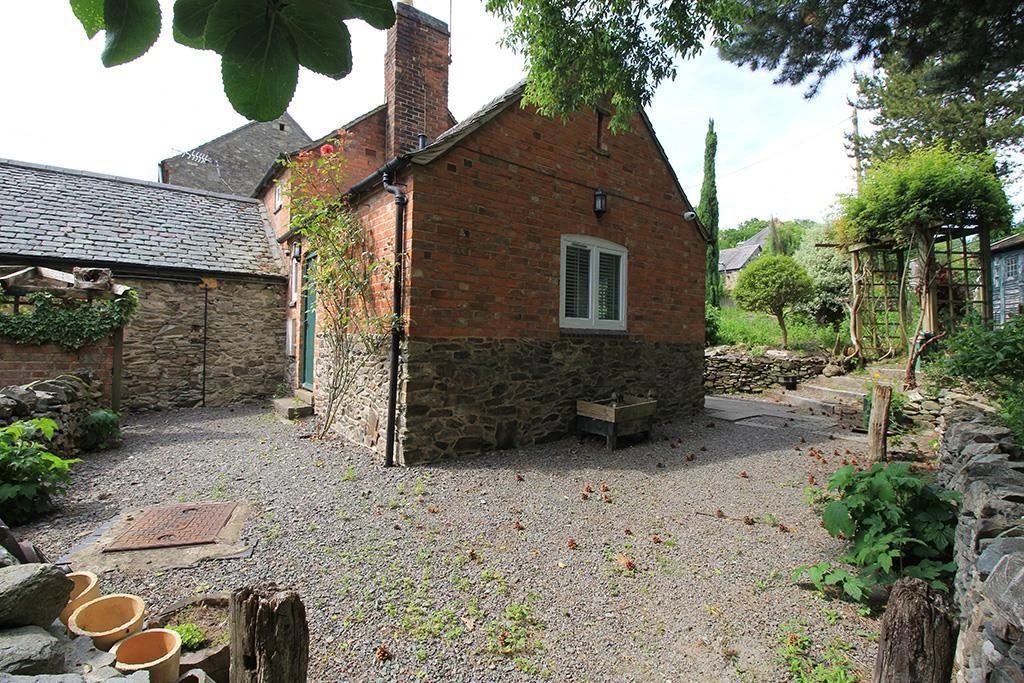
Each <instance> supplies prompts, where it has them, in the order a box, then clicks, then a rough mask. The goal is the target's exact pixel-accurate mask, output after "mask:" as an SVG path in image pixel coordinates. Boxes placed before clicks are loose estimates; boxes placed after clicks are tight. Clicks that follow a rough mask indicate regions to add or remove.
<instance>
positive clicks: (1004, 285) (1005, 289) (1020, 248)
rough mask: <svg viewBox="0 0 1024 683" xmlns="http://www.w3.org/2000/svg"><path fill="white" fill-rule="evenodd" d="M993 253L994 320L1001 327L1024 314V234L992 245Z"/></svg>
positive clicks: (1012, 236)
mask: <svg viewBox="0 0 1024 683" xmlns="http://www.w3.org/2000/svg"><path fill="white" fill-rule="evenodd" d="M991 250H992V319H993V320H994V321H995V323H996V324H997V325H1002V324H1003V323H1005V322H1006V321H1007V320H1009V319H1010V318H1013V317H1015V316H1018V315H1020V314H1021V313H1022V312H1024V286H1022V282H1024V277H1022V274H1021V270H1022V269H1024V234H1020V235H1011V236H1010V237H1006V238H1004V239H1001V240H999V241H998V242H993V244H992V247H991Z"/></svg>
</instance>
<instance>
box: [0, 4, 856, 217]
mask: <svg viewBox="0 0 1024 683" xmlns="http://www.w3.org/2000/svg"><path fill="white" fill-rule="evenodd" d="M162 4H163V5H164V6H165V13H166V14H167V16H169V13H170V6H171V4H172V2H171V1H170V0H166V1H164V0H162ZM451 4H452V6H453V10H452V14H451V15H449V2H448V0H418V1H417V2H416V6H417V7H418V8H419V9H422V10H423V11H426V12H428V13H430V14H433V15H434V16H437V17H439V18H441V19H444V20H449V19H450V20H451V29H452V59H453V63H452V66H451V77H450V108H451V110H452V112H453V113H454V114H455V116H456V117H457V118H459V119H462V118H465V117H466V116H468V115H470V114H471V113H472V112H473V111H475V110H476V109H478V108H479V107H480V106H482V105H483V104H486V103H487V102H488V101H489V100H490V99H491V98H493V97H494V96H495V95H497V94H499V93H500V92H502V91H504V90H505V89H506V88H507V87H508V86H510V85H512V84H514V83H515V82H516V81H518V80H519V79H520V78H521V77H522V75H523V69H522V62H521V60H520V58H519V57H518V56H516V55H514V54H512V53H511V52H510V51H508V50H505V49H503V48H500V47H499V46H498V41H499V40H500V37H501V34H502V26H501V24H500V22H498V21H497V20H496V19H494V18H493V17H491V16H490V15H488V14H487V13H486V12H484V10H483V2H481V1H478V0H452V3H451ZM353 28H354V30H353V54H354V55H355V62H356V63H355V68H354V70H353V72H352V74H351V75H349V76H348V77H347V78H345V79H343V80H341V81H332V80H330V79H328V78H324V77H320V76H317V75H314V74H312V73H310V72H308V71H305V70H303V71H302V72H301V74H300V77H299V87H298V91H297V93H296V96H295V99H294V100H293V102H292V105H291V107H290V111H291V113H292V115H293V116H294V117H295V118H296V119H297V120H298V122H299V123H300V124H301V125H302V126H303V127H304V128H305V129H306V132H307V133H309V134H310V135H311V136H313V137H314V138H315V137H318V136H320V135H323V134H325V133H327V132H328V131H330V130H333V129H335V128H337V127H338V126H339V125H341V124H343V123H345V122H346V121H348V120H350V119H352V118H355V117H356V116H358V115H359V114H362V113H363V112H365V111H367V110H368V109H370V108H371V107H373V106H375V105H377V104H380V103H382V102H383V99H384V96H383V90H384V85H383V80H384V79H383V66H382V60H383V56H384V33H383V32H380V31H374V30H372V29H369V28H368V27H366V26H365V25H362V24H358V23H357V24H356V25H355V26H354V27H353ZM101 50H102V35H100V36H97V37H96V38H95V39H94V40H92V41H91V42H90V41H88V40H87V39H86V37H85V33H84V32H83V31H82V29H81V26H80V25H78V23H77V21H76V20H75V18H74V16H73V15H72V13H71V10H70V8H69V7H68V3H67V2H53V1H49V2H19V3H3V5H0V57H2V59H3V64H4V81H5V88H4V94H5V98H4V99H5V105H4V107H3V109H2V113H0V157H3V158H10V159H17V160H21V161H29V162H35V163H43V164H50V165H54V166H63V167H68V168H76V169H84V170H90V171H96V172H101V173H109V174H113V175H121V176H128V177H133V178H142V179H147V180H155V179H156V175H157V162H158V161H159V160H160V159H163V158H165V157H169V156H173V155H175V154H177V153H179V152H181V151H185V150H188V149H191V148H192V147H195V146H196V145H198V144H200V143H202V142H204V141H206V140H208V139H210V138H213V137H216V136H217V135H220V134H222V133H225V132H227V131H229V130H231V129H233V128H235V127H237V126H240V125H242V124H243V123H245V121H244V120H243V119H242V118H241V117H240V116H238V115H237V114H235V113H234V111H233V110H232V109H231V106H230V104H229V103H228V102H227V99H226V98H225V97H224V94H223V91H222V89H221V83H220V69H219V58H218V57H217V56H216V55H214V54H212V53H209V52H199V51H196V50H190V49H188V48H185V47H182V46H179V45H177V44H175V43H174V41H173V40H172V39H171V37H170V30H169V29H168V28H167V27H166V26H165V30H164V34H163V35H162V36H161V38H160V40H159V42H158V43H157V45H156V46H155V47H154V48H153V49H152V50H150V52H149V53H147V54H146V55H144V56H143V57H142V58H141V59H139V60H137V61H135V62H133V63H131V64H128V65H125V66H120V67H116V68H113V69H104V68H103V67H102V65H101V64H100V59H99V54H100V51H101ZM850 77H851V72H849V71H847V72H844V73H843V74H840V75H836V76H833V77H832V78H831V79H830V80H829V81H828V82H827V84H826V86H825V87H824V88H822V90H821V92H820V93H819V94H818V95H817V97H815V98H814V99H813V100H806V99H804V97H803V88H801V87H790V86H778V85H774V84H773V83H772V77H771V75H770V74H768V73H763V72H757V73H755V72H751V71H748V70H746V69H740V68H737V67H734V66H732V65H730V64H728V63H725V62H722V61H720V60H719V59H718V58H717V56H716V55H715V54H714V52H713V51H709V52H708V53H706V54H705V55H703V56H702V57H700V58H698V59H695V60H692V61H688V62H685V63H682V64H680V68H679V76H678V78H677V79H676V80H675V81H674V82H671V83H665V84H663V85H662V86H661V88H660V89H659V91H658V93H657V95H656V97H655V100H654V102H653V103H652V106H651V108H650V115H651V119H652V121H653V123H654V126H655V128H656V130H657V133H658V136H659V138H660V139H661V142H662V144H663V145H664V147H665V148H666V150H667V152H668V155H669V157H670V159H671V161H672V164H673V166H674V167H675V169H676V172H677V174H678V175H679V177H680V180H681V181H682V183H683V187H684V189H685V190H686V192H687V194H688V195H689V196H690V198H691V200H692V201H693V202H694V203H696V202H697V201H698V199H699V196H700V185H701V174H702V167H703V155H704V135H705V132H706V130H707V120H708V119H709V118H714V119H715V127H716V129H717V130H718V132H719V147H718V191H719V201H720V203H721V207H722V208H721V215H722V225H723V227H732V226H735V225H736V224H737V223H739V222H741V221H743V220H745V219H747V218H751V217H763V218H767V217H768V216H772V215H774V216H778V217H780V218H784V219H787V218H815V219H817V218H822V217H824V216H826V215H827V214H828V212H829V210H830V207H831V206H832V205H833V203H834V200H835V196H836V194H837V193H841V192H847V191H849V190H850V189H851V188H852V184H853V172H852V163H851V161H850V160H849V159H848V158H847V156H846V152H845V149H844V147H843V133H844V132H846V131H847V130H849V129H850V109H849V107H848V106H847V104H846V100H847V97H848V96H849V95H851V94H852V91H853V87H852V85H851V84H850Z"/></svg>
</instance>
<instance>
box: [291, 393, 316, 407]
mask: <svg viewBox="0 0 1024 683" xmlns="http://www.w3.org/2000/svg"><path fill="white" fill-rule="evenodd" d="M295 398H296V399H297V400H299V401H302V402H303V403H308V404H309V405H311V406H313V405H316V400H315V399H314V398H313V392H312V391H310V390H309V389H296V390H295Z"/></svg>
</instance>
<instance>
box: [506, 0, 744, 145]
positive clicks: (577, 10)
mask: <svg viewBox="0 0 1024 683" xmlns="http://www.w3.org/2000/svg"><path fill="white" fill-rule="evenodd" d="M742 4H743V2H742V0H702V1H701V2H696V3H683V2H677V1H676V0H634V1H633V2H621V1H616V2H603V1H602V2H598V1H597V0H582V1H579V2H565V0H487V9H488V10H489V11H491V12H493V13H495V14H496V15H498V16H499V17H501V18H502V19H503V20H504V21H505V23H506V25H507V30H506V33H505V41H504V42H505V45H507V46H509V47H511V48H512V49H514V50H516V51H517V52H520V53H521V54H522V55H523V56H524V57H525V59H526V64H527V68H528V72H529V73H528V76H527V81H526V94H525V101H526V102H528V103H530V104H533V105H536V107H537V109H538V110H539V111H540V112H541V113H542V114H546V115H564V114H566V113H569V112H574V111H578V110H580V109H582V108H584V107H587V106H593V105H595V104H598V103H600V102H603V101H605V99H606V98H607V97H609V96H610V98H611V99H610V101H611V104H612V105H614V106H615V112H614V115H613V116H612V119H611V121H610V125H611V127H612V129H613V130H618V129H623V128H627V127H628V126H629V122H630V119H631V118H632V117H633V115H634V114H635V113H636V112H637V111H638V110H639V109H640V108H641V107H643V106H644V105H646V104H647V103H648V102H650V100H651V96H652V95H653V94H654V90H655V88H657V86H658V84H659V83H661V82H662V81H664V80H666V79H668V80H673V79H674V78H675V76H676V67H675V65H674V63H673V60H674V59H675V57H677V56H679V57H683V58H688V57H693V56H695V55H697V54H699V53H700V52H701V50H702V49H703V46H704V45H703V44H704V37H705V35H706V34H707V33H708V32H709V31H712V32H714V33H716V34H718V35H727V34H728V33H729V31H731V30H732V26H733V20H734V19H735V17H737V16H738V15H739V11H740V10H741V9H742Z"/></svg>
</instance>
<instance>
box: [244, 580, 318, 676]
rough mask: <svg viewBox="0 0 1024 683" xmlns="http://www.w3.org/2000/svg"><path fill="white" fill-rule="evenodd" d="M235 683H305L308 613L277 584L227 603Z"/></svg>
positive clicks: (249, 591)
mask: <svg viewBox="0 0 1024 683" xmlns="http://www.w3.org/2000/svg"><path fill="white" fill-rule="evenodd" d="M228 612H229V614H230V625H231V679H230V680H231V683H305V682H306V674H307V668H308V666H309V626H308V625H307V624H306V608H305V607H304V606H303V604H302V600H301V599H300V598H299V594H298V593H296V592H294V591H280V590H278V588H277V586H276V585H274V584H273V583H263V584H257V585H255V586H247V587H245V588H240V589H238V590H236V591H235V592H234V593H232V594H231V598H230V600H229V601H228Z"/></svg>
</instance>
